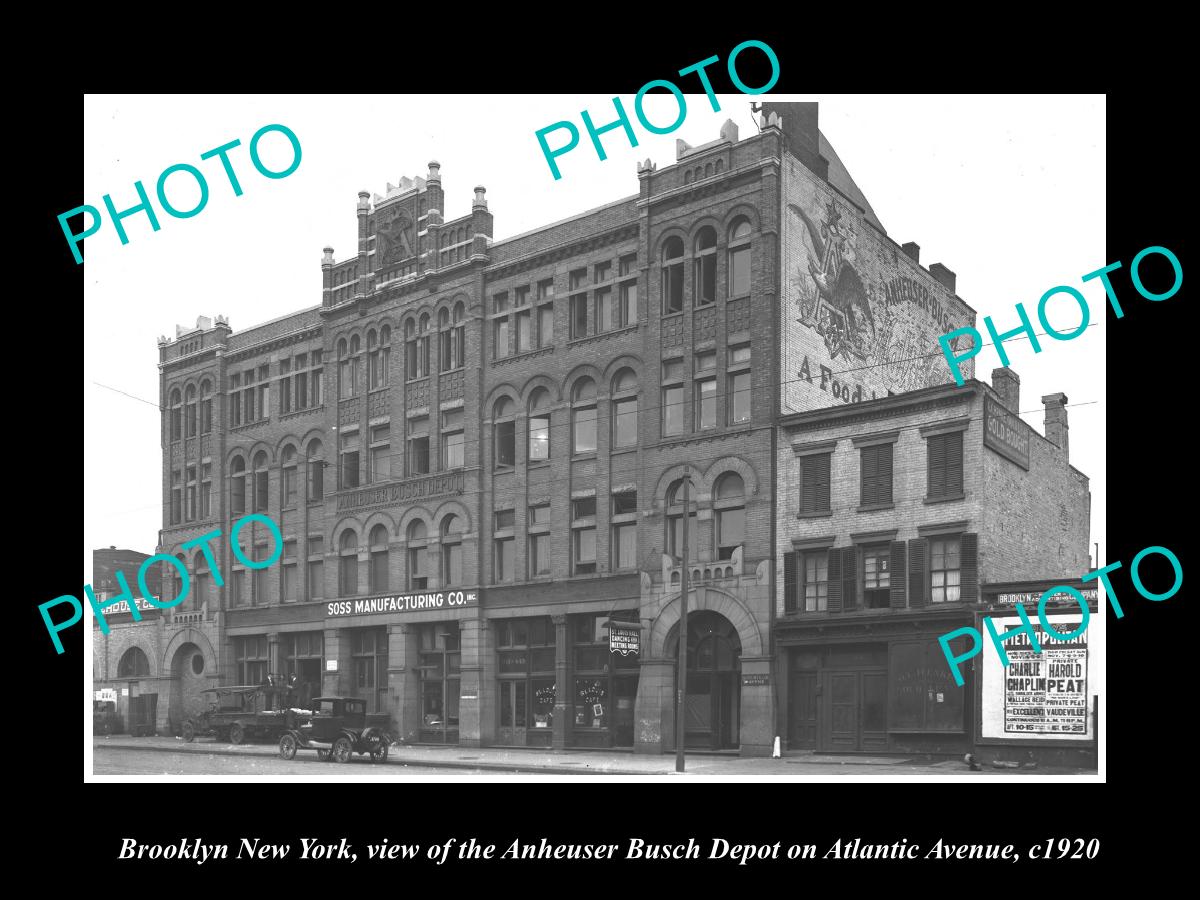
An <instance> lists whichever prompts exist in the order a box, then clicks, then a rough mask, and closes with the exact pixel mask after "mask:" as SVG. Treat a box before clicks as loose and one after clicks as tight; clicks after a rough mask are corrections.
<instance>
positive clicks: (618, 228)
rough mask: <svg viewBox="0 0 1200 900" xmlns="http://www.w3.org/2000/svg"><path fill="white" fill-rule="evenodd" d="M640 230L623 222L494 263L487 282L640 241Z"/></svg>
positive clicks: (638, 226)
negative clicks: (613, 246) (491, 279)
mask: <svg viewBox="0 0 1200 900" xmlns="http://www.w3.org/2000/svg"><path fill="white" fill-rule="evenodd" d="M640 227H641V226H640V225H639V224H638V222H637V221H633V222H623V223H621V224H620V225H615V226H613V227H611V228H606V229H604V230H603V231H599V232H596V233H594V234H589V235H587V236H586V237H581V238H572V239H571V240H569V241H564V242H562V243H561V244H555V245H554V246H551V247H543V248H542V249H541V250H534V251H532V252H530V253H526V254H525V255H523V256H518V257H517V258H515V259H510V260H507V261H505V262H498V263H493V264H492V265H490V266H487V267H486V268H485V269H484V272H485V273H486V275H487V277H488V278H504V277H507V276H509V275H516V274H517V273H519V272H524V271H526V270H529V269H536V268H538V267H539V266H543V265H545V264H546V263H551V262H557V261H558V260H560V259H566V258H567V257H570V256H576V255H578V254H580V253H590V252H591V251H592V250H596V249H598V248H600V247H606V246H608V245H609V244H615V243H618V242H619V241H624V240H628V239H629V238H633V237H637V235H638V231H639V229H640Z"/></svg>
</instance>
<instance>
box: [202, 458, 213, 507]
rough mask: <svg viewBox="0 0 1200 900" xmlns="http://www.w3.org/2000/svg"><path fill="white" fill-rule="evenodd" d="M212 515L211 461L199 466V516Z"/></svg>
mask: <svg viewBox="0 0 1200 900" xmlns="http://www.w3.org/2000/svg"><path fill="white" fill-rule="evenodd" d="M210 515H212V463H203V464H202V465H201V466H200V518H202V519H207V518H208V517H209V516H210Z"/></svg>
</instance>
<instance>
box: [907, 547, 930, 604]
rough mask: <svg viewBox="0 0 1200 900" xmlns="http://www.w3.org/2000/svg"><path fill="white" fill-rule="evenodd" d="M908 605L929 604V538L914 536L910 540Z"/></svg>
mask: <svg viewBox="0 0 1200 900" xmlns="http://www.w3.org/2000/svg"><path fill="white" fill-rule="evenodd" d="M908 605H909V606H911V607H913V608H917V607H921V606H928V605H929V540H928V539H927V538H913V539H912V540H911V541H909V542H908Z"/></svg>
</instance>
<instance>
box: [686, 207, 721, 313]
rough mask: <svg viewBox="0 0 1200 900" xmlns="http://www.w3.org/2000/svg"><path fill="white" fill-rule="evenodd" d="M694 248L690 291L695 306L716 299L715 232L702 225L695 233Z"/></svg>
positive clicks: (706, 304)
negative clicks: (693, 297)
mask: <svg viewBox="0 0 1200 900" xmlns="http://www.w3.org/2000/svg"><path fill="white" fill-rule="evenodd" d="M693 249H694V254H693V255H694V257H695V262H694V263H693V264H692V265H693V266H694V269H695V271H694V272H693V275H692V291H693V292H694V294H695V303H696V305H697V306H708V305H709V304H710V303H715V302H716V299H717V232H716V229H714V228H711V227H709V226H707V225H706V226H704V227H703V228H701V229H700V233H699V234H697V235H696V244H695V247H694V248H693Z"/></svg>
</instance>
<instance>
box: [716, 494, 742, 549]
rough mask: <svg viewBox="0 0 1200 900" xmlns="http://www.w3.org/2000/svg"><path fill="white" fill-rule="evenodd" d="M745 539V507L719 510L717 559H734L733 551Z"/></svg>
mask: <svg viewBox="0 0 1200 900" xmlns="http://www.w3.org/2000/svg"><path fill="white" fill-rule="evenodd" d="M745 541H746V509H745V507H741V506H737V507H731V508H729V509H719V510H717V559H732V558H733V551H734V550H736V549H737V548H738V547H739V546H741V545H742V544H743V543H745Z"/></svg>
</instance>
